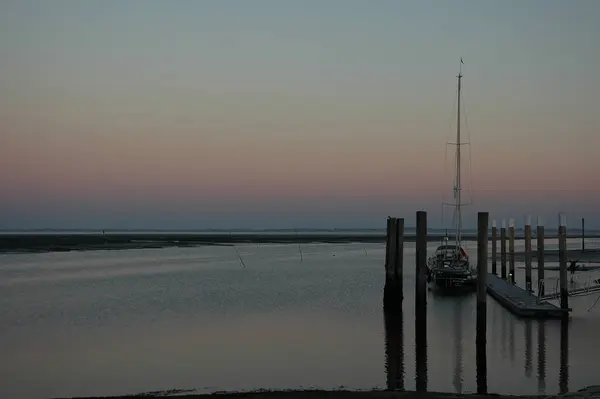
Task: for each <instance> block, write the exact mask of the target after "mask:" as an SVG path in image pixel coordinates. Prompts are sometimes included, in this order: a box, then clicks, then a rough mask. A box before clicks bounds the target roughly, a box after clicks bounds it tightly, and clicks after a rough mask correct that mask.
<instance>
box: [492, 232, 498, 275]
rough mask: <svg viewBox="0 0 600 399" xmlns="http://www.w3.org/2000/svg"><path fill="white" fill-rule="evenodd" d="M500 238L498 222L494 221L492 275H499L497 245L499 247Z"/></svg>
mask: <svg viewBox="0 0 600 399" xmlns="http://www.w3.org/2000/svg"><path fill="white" fill-rule="evenodd" d="M497 241H498V237H497V232H496V221H495V220H492V274H493V275H498V270H496V258H497V255H496V245H497Z"/></svg>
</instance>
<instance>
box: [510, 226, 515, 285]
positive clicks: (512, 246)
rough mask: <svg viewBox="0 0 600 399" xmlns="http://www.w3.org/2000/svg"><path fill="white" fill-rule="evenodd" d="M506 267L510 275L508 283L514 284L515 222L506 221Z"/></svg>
mask: <svg viewBox="0 0 600 399" xmlns="http://www.w3.org/2000/svg"><path fill="white" fill-rule="evenodd" d="M508 236H509V239H508V240H509V241H508V266H509V274H510V282H511V283H512V284H514V283H515V220H514V219H512V218H511V219H510V220H509V221H508Z"/></svg>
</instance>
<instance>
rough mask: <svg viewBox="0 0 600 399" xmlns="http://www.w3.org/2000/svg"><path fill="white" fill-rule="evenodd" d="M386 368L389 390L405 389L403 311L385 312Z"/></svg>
mask: <svg viewBox="0 0 600 399" xmlns="http://www.w3.org/2000/svg"><path fill="white" fill-rule="evenodd" d="M383 321H384V324H385V363H386V364H385V369H386V377H387V389H388V390H390V391H391V390H404V320H403V315H402V311H399V312H391V311H388V312H384V313H383Z"/></svg>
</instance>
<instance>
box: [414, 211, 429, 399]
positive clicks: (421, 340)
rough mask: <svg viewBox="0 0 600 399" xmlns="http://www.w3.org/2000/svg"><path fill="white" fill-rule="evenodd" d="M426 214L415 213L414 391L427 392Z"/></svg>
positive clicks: (422, 212) (423, 212) (421, 212)
mask: <svg viewBox="0 0 600 399" xmlns="http://www.w3.org/2000/svg"><path fill="white" fill-rule="evenodd" d="M426 268H427V212H425V211H418V212H417V236H416V261H415V276H416V278H415V358H416V362H415V363H416V390H417V392H426V391H427V281H426Z"/></svg>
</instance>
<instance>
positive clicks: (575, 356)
mask: <svg viewBox="0 0 600 399" xmlns="http://www.w3.org/2000/svg"><path fill="white" fill-rule="evenodd" d="M549 241H550V240H549ZM573 245H575V246H576V245H577V244H576V243H574V244H573ZM549 246H551V243H548V244H547V247H549ZM433 247H435V244H434V243H432V244H431V245H430V250H433ZM469 247H470V252H471V253H472V256H474V255H475V252H476V251H475V244H474V243H470V244H469ZM405 248H406V255H405V279H404V290H405V301H404V314H403V320H402V321H403V323H401V322H400V320H399V319H398V318H397V317H396V318H390V317H388V320H387V323H385V322H384V321H385V320H384V314H383V310H382V291H383V283H384V273H383V260H384V252H385V251H384V247H383V245H382V244H337V245H330V244H309V245H307V244H302V245H301V246H298V245H260V246H257V245H245V246H244V245H239V246H237V247H197V248H166V249H148V250H127V251H90V252H69V253H47V254H20V255H4V256H1V257H0V289H1V292H2V296H1V297H0V353H2V361H1V362H0V397H10V398H15V399H20V398H49V397H55V396H82V395H113V394H126V393H139V392H146V391H155V390H167V389H172V388H197V389H199V390H200V391H201V392H211V391H216V390H249V389H257V388H282V389H283V388H309V387H312V388H324V389H334V388H339V387H340V386H344V387H346V388H350V389H370V388H385V387H387V386H389V387H394V386H397V385H398V381H399V380H402V381H403V384H404V387H405V388H406V389H414V387H415V358H414V346H413V342H414V302H413V295H414V284H415V281H414V243H406V244H405ZM240 257H241V260H243V264H242V262H241V260H240ZM546 275H547V277H552V276H556V272H546ZM517 280H518V281H520V282H523V280H524V272H523V271H522V270H517ZM534 284H535V271H534ZM596 299H597V296H588V297H582V298H573V299H572V300H571V305H572V307H573V308H574V313H573V319H572V322H571V324H570V327H569V335H568V337H569V354H568V362H565V359H564V358H563V378H562V379H561V378H559V377H560V366H561V359H560V322H553V321H547V322H544V323H538V322H525V321H522V320H518V319H516V318H515V317H513V316H512V315H511V314H510V313H508V312H506V311H505V310H504V309H503V308H502V307H500V306H499V305H498V304H496V303H495V302H494V300H493V299H492V298H488V355H487V356H488V389H489V391H490V392H498V393H513V394H535V393H547V394H553V393H557V392H558V391H559V382H562V383H563V384H565V383H568V386H569V389H570V390H576V389H579V388H582V387H584V386H586V385H592V384H597V383H598V379H597V371H596V370H595V366H594V365H595V363H596V359H598V358H600V347H598V346H597V345H595V337H596V336H597V334H598V332H599V331H600V305H599V306H597V307H596V308H593V309H592V310H591V311H589V312H588V309H589V308H590V307H591V306H592V305H593V303H594V302H595V301H596ZM386 325H387V327H388V329H387V334H386V328H385V326H386ZM400 328H402V330H400ZM386 343H387V346H386ZM398 360H400V361H401V362H400V363H399V362H398ZM540 362H541V364H540ZM565 363H568V364H565ZM386 365H387V366H386ZM567 365H568V378H566V377H567V376H566V375H565V373H564V371H565V366H567ZM427 366H428V368H427V380H428V381H427V387H428V389H429V390H435V391H451V392H469V391H475V390H476V380H475V375H476V370H475V296H474V295H471V296H467V297H464V298H452V297H450V298H442V297H438V296H434V295H433V294H432V293H429V294H428V359H427ZM402 372H403V373H404V377H403V378H401V377H402Z"/></svg>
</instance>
